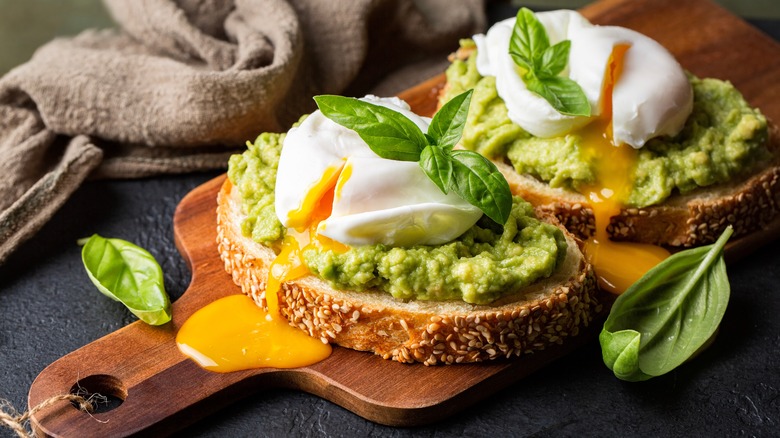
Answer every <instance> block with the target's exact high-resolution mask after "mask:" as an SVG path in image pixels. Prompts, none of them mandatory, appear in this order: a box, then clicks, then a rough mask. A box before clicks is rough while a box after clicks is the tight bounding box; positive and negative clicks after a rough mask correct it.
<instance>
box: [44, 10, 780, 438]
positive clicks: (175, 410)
mask: <svg viewBox="0 0 780 438" xmlns="http://www.w3.org/2000/svg"><path fill="white" fill-rule="evenodd" d="M583 13H584V14H585V15H586V16H588V17H589V18H590V19H591V20H592V21H594V22H595V23H599V24H619V25H622V26H626V27H629V28H633V29H635V30H638V31H640V32H642V33H645V34H647V35H649V36H651V37H653V38H655V39H657V40H658V41H659V42H661V43H662V44H663V45H665V46H666V47H667V48H669V49H670V50H671V51H672V52H673V53H674V54H675V56H677V58H678V59H679V60H680V62H681V63H682V64H683V66H684V67H685V68H687V69H689V70H690V71H692V72H693V73H694V74H697V75H700V76H711V77H719V78H725V79H728V80H730V81H732V82H733V83H734V84H735V85H736V86H737V88H739V89H740V90H742V91H743V93H744V94H745V96H746V97H747V99H748V100H749V101H750V102H751V103H752V104H754V105H756V106H758V107H759V108H761V110H762V111H763V112H764V113H765V114H767V115H768V116H769V117H770V118H773V119H774V120H780V100H779V98H780V86H778V83H780V65H779V64H780V46H779V45H778V44H777V43H776V42H774V41H773V40H771V39H770V38H769V37H767V36H765V35H763V34H761V33H760V32H758V31H757V30H755V29H754V28H752V27H750V26H749V25H747V24H745V23H744V22H742V21H741V20H739V19H738V18H736V17H734V16H732V15H730V14H729V13H728V12H726V11H725V10H723V9H721V8H720V7H718V6H715V5H713V4H712V3H710V2H709V1H707V0H690V1H686V0H604V1H602V2H599V3H596V4H593V5H591V6H589V7H587V8H586V9H584V10H583ZM454 45H455V43H453V46H454ZM454 48H455V47H453V49H454ZM443 82H444V78H443V75H442V76H438V77H435V78H432V79H431V80H429V81H426V82H425V83H423V84H420V85H419V86H417V87H415V88H413V89H411V90H409V91H407V92H405V93H403V94H402V97H403V98H405V99H406V100H407V101H408V102H409V103H410V105H411V106H412V107H413V109H414V110H415V111H417V112H419V113H421V114H431V113H432V112H433V110H434V109H435V106H436V99H435V97H436V95H437V94H438V89H439V87H441V86H442V84H443ZM222 178H223V177H220V178H217V179H215V180H212V181H210V182H208V183H206V184H204V185H203V186H201V187H198V188H196V189H195V190H194V191H193V192H191V193H190V194H189V195H188V196H187V197H185V198H184V199H183V200H182V202H181V204H180V205H179V207H178V209H177V211H176V215H175V217H174V232H175V237H176V242H177V246H178V248H179V250H180V251H181V253H182V255H183V257H184V258H185V259H186V260H187V261H188V263H189V265H190V267H191V270H192V273H193V274H192V283H191V285H190V287H189V288H188V290H187V291H186V292H185V293H184V295H183V296H182V297H181V298H180V299H178V300H177V301H176V302H175V303H174V304H173V320H172V321H171V322H170V323H168V324H166V325H164V326H162V327H150V326H148V325H145V324H143V323H140V322H136V323H134V324H131V325H129V326H127V327H124V328H122V329H121V330H118V331H116V332H114V333H112V334H110V335H108V336H106V337H104V338H101V339H99V340H97V341H95V342H93V343H91V344H89V345H87V346H85V347H83V348H81V349H79V350H77V351H75V352H73V353H71V354H68V355H66V356H64V357H63V358H61V359H59V360H57V361H56V362H54V363H53V364H51V365H50V366H49V367H47V368H46V369H45V370H43V372H41V374H40V375H39V376H38V378H37V379H36V380H35V382H34V383H33V385H32V387H31V388H30V393H29V404H30V406H35V405H37V404H38V403H40V402H41V401H43V400H45V399H47V398H49V397H51V396H54V395H58V394H63V393H68V392H70V391H71V389H72V388H73V387H74V385H75V384H76V382H77V381H89V380H90V378H91V377H92V376H111V377H112V378H110V379H105V378H104V379H102V380H101V379H94V380H97V381H99V382H102V383H101V384H102V385H104V386H106V387H105V388H103V390H104V391H107V392H112V393H114V394H115V395H117V396H119V397H120V398H124V402H123V403H122V404H121V405H120V406H119V407H118V408H116V409H114V410H111V411H109V412H105V413H98V414H93V415H92V416H90V415H87V414H84V413H81V412H79V411H78V410H77V409H75V408H74V407H72V406H71V405H69V404H67V403H63V404H61V405H56V406H53V407H50V408H47V409H44V410H42V411H40V412H39V413H37V414H36V415H35V416H34V417H33V425H34V426H35V428H36V431H37V432H38V433H39V434H40V435H48V436H128V435H161V434H166V433H171V432H173V431H175V430H178V429H181V428H183V427H185V426H187V425H188V424H191V423H192V422H194V421H197V420H198V419H199V418H202V417H203V416H205V415H209V414H211V413H213V412H215V411H217V410H219V409H221V408H224V407H226V406H228V405H230V404H231V403H235V402H237V401H238V400H240V399H241V398H242V397H245V396H248V395H251V394H255V393H256V392H257V391H262V389H264V388H271V387H289V388H297V389H300V390H302V391H307V392H310V393H313V394H316V395H318V396H321V397H323V398H325V399H328V400H330V401H332V402H334V403H337V404H339V405H341V406H343V407H345V408H347V409H349V410H351V411H353V412H355V413H357V414H358V415H361V416H363V417H365V418H367V419H369V420H372V421H376V422H379V423H383V424H388V425H416V424H425V423H430V422H433V421H436V420H439V419H442V418H445V417H447V416H450V415H452V414H454V413H455V412H457V411H459V410H462V409H464V408H466V407H467V406H469V405H471V404H473V403H476V402H477V401H479V400H481V399H484V398H486V397H489V396H490V395H492V394H494V393H495V392H496V391H498V390H500V389H502V388H505V387H507V386H509V385H511V384H512V383H514V382H517V381H518V380H520V379H521V378H523V377H524V376H526V375H528V374H529V373H531V372H533V371H534V370H536V369H538V368H539V367H541V366H544V365H545V364H546V363H548V362H549V361H551V360H554V359H556V358H558V357H560V356H563V355H565V353H566V352H567V351H570V350H571V349H573V348H576V347H577V346H578V345H581V344H583V343H586V342H592V341H593V340H594V337H595V334H596V333H597V332H598V327H597V325H594V327H592V329H591V330H590V332H586V333H584V334H582V335H580V336H578V337H575V338H571V339H570V340H568V341H567V343H566V344H565V345H563V346H556V347H555V348H550V349H548V350H545V351H544V352H542V353H537V354H533V355H529V356H525V357H523V358H521V359H519V360H513V361H501V362H495V363H486V364H476V365H457V366H439V367H425V366H422V365H403V364H399V363H396V362H391V361H385V360H382V359H381V358H379V357H376V356H373V355H371V354H368V353H360V352H355V351H351V350H346V349H342V348H335V349H334V352H333V355H332V356H331V357H329V358H328V359H326V360H325V361H323V362H320V363H318V364H315V365H313V366H309V367H304V368H299V369H294V370H276V369H260V370H252V371H241V372H235V373H229V374H217V373H211V372H208V371H204V370H202V369H201V368H200V367H198V366H197V365H196V364H195V363H193V362H191V361H190V360H189V359H187V358H185V357H184V356H183V355H181V354H180V353H179V351H178V349H177V348H176V345H175V342H174V340H175V335H176V332H177V331H178V328H179V327H180V326H181V325H182V324H183V323H184V321H185V320H186V319H187V318H188V317H189V316H190V315H191V314H192V313H193V312H195V311H196V310H197V309H199V308H201V307H203V306H205V305H206V304H208V303H210V302H212V301H213V300H215V299H218V298H220V297H223V296H226V295H229V294H235V293H239V289H238V287H236V286H235V285H233V283H232V281H231V279H230V277H229V276H228V275H227V274H226V273H225V271H224V269H223V265H222V262H221V261H220V260H219V257H218V254H217V250H216V243H215V238H216V230H215V217H216V215H215V208H216V193H217V190H218V188H219V186H220V185H221V182H222ZM779 229H780V227H778V226H777V224H774V225H773V226H772V228H770V229H768V230H767V231H766V232H765V233H762V234H760V235H754V236H749V237H748V238H745V239H740V240H739V241H736V242H734V243H732V244H731V245H730V247H729V249H728V251H729V253H728V255H729V256H741V255H744V254H746V253H747V252H749V251H751V250H753V249H754V248H756V247H757V245H759V244H763V243H766V242H768V241H771V240H772V239H774V238H775V237H777V235H778V233H779V232H780V231H778V230H779ZM379 377H381V378H379ZM106 382H108V383H106ZM98 386H100V385H98ZM89 389H92V390H100V389H101V388H89Z"/></svg>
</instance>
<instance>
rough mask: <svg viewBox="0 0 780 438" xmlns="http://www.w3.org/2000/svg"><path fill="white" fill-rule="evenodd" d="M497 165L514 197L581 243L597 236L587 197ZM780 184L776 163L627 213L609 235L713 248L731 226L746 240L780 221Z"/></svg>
mask: <svg viewBox="0 0 780 438" xmlns="http://www.w3.org/2000/svg"><path fill="white" fill-rule="evenodd" d="M772 131H773V132H772V134H771V135H773V140H774V143H773V149H777V146H776V143H777V141H776V139H777V138H778V137H776V136H774V134H776V130H772ZM773 152H774V151H773ZM778 152H780V151H778ZM776 156H780V155H776ZM496 165H497V166H498V167H499V169H500V170H501V173H503V174H504V176H506V178H507V181H509V186H510V188H511V190H512V193H514V194H516V195H518V196H521V197H523V198H524V199H525V200H526V201H528V202H530V203H531V204H533V205H535V206H536V208H537V210H541V211H544V212H546V213H549V214H553V215H554V216H556V217H557V218H558V220H560V221H561V223H562V224H563V225H564V226H565V227H566V228H567V229H568V230H569V231H571V232H572V233H574V234H575V235H576V236H578V237H579V238H581V239H586V238H587V237H589V236H591V235H592V234H593V233H594V231H595V225H594V218H593V210H592V209H591V207H590V203H589V201H588V199H587V198H586V197H585V196H583V195H581V194H579V193H575V192H571V191H568V190H564V189H558V188H552V187H550V186H549V185H547V184H545V183H543V182H541V181H539V180H537V179H535V178H533V177H531V176H527V175H520V174H518V173H517V172H515V170H514V168H513V167H512V166H511V165H509V164H507V163H505V162H496ZM779 179H780V163H778V162H777V159H775V160H774V161H773V162H771V163H766V165H765V166H763V167H762V168H761V169H759V170H758V171H757V172H755V173H754V174H752V175H750V176H748V177H746V178H743V179H740V180H737V181H734V182H731V183H729V184H719V185H716V186H710V187H703V188H700V189H697V190H694V191H692V192H689V193H686V194H685V195H679V194H677V195H673V196H671V197H670V198H669V199H667V200H666V201H665V202H664V203H662V204H659V205H653V206H649V207H643V208H624V209H622V210H621V211H620V214H619V215H616V216H613V217H612V218H611V219H610V223H609V225H608V227H607V232H608V233H609V235H610V237H611V238H612V239H613V240H620V241H632V242H642V243H652V244H656V245H666V246H677V247H690V246H697V245H704V244H708V243H712V242H714V241H715V240H716V239H717V238H718V236H720V235H721V233H722V232H723V230H725V229H726V227H727V226H728V225H732V226H733V227H734V234H735V237H739V236H744V235H746V234H749V233H752V232H756V231H760V230H763V229H765V228H767V227H768V226H769V224H770V223H771V222H773V221H775V220H777V218H778V206H780V184H779Z"/></svg>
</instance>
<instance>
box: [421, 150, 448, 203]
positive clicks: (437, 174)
mask: <svg viewBox="0 0 780 438" xmlns="http://www.w3.org/2000/svg"><path fill="white" fill-rule="evenodd" d="M420 167H422V170H423V172H425V174H426V175H428V178H430V179H431V181H433V183H434V184H436V186H437V187H439V189H441V191H442V192H443V193H444V194H445V195H446V194H447V193H449V190H450V184H451V183H452V157H450V155H449V151H447V150H445V149H442V148H440V147H438V146H433V145H430V146H428V147H426V148H425V149H423V151H422V153H421V154H420Z"/></svg>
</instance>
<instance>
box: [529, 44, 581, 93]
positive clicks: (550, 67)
mask: <svg viewBox="0 0 780 438" xmlns="http://www.w3.org/2000/svg"><path fill="white" fill-rule="evenodd" d="M570 50H571V41H569V40H566V41H561V42H560V43H558V44H556V45H554V46H550V47H548V48H547V49H546V50H545V51H544V53H542V60H541V62H540V63H539V64H540V65H539V73H538V75H539V76H558V75H559V74H560V73H561V72H562V71H563V70H564V69H565V68H566V64H568V63H569V51H570ZM578 87H579V86H578Z"/></svg>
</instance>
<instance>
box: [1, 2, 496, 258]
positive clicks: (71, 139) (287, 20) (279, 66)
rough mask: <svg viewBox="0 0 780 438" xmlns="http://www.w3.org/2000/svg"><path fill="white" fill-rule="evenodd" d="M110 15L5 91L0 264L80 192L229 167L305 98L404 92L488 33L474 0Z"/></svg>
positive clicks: (289, 118) (113, 7) (128, 7)
mask: <svg viewBox="0 0 780 438" xmlns="http://www.w3.org/2000/svg"><path fill="white" fill-rule="evenodd" d="M104 3H105V6H106V7H107V8H108V10H109V12H110V13H111V15H112V16H113V18H114V20H115V21H116V22H117V24H118V25H119V27H120V28H119V29H118V30H117V29H112V30H90V31H86V32H84V33H82V34H80V35H78V36H76V37H74V38H67V39H66V38H63V39H57V40H54V41H52V42H50V43H49V44H47V45H45V46H43V47H41V48H40V49H38V51H37V52H36V53H35V55H34V56H33V58H32V59H31V60H30V61H29V62H28V63H26V64H24V65H21V66H19V67H17V68H16V69H14V70H12V71H11V72H9V73H8V74H7V75H6V76H4V77H3V78H2V79H0V264H1V263H3V262H4V261H5V260H6V259H7V258H8V256H9V255H10V254H11V252H12V251H13V250H14V249H15V248H16V247H18V246H19V245H20V244H21V243H22V242H23V241H24V240H26V239H28V238H29V237H31V236H32V235H33V234H34V233H35V232H36V231H37V230H38V229H39V228H40V227H41V226H43V224H44V223H45V222H46V221H47V220H48V219H49V218H50V217H51V216H52V215H53V214H54V212H55V211H56V210H57V209H58V208H59V207H60V206H61V205H62V204H63V203H64V202H65V201H66V200H67V199H68V197H69V196H70V195H71V194H72V193H73V191H74V190H76V189H77V188H78V186H79V185H80V184H81V183H82V181H84V180H85V179H86V178H87V177H101V178H133V177H142V176H150V175H156V174H163V173H180V172H189V171H196V170H205V169H218V168H224V167H225V166H226V162H227V157H228V156H229V154H230V153H233V152H235V151H236V150H237V148H239V147H241V145H243V144H244V143H245V142H246V141H247V140H253V139H254V138H255V137H256V136H257V134H259V133H261V132H264V131H280V130H286V129H287V128H288V127H289V126H290V124H291V123H292V122H294V121H295V120H297V119H298V117H299V116H300V115H301V114H303V113H306V112H310V111H312V110H313V109H314V108H315V106H314V102H313V100H312V99H311V96H313V95H316V94H325V93H330V94H346V95H358V94H360V95H362V94H365V92H367V91H373V92H375V93H376V94H392V93H395V92H398V91H400V89H403V88H405V87H407V86H410V85H412V84H413V83H414V82H416V81H420V80H422V79H425V78H426V77H427V76H431V75H433V74H435V73H436V72H437V71H441V70H442V69H443V62H446V61H445V59H446V54H447V53H448V52H449V51H454V50H455V49H456V48H457V42H458V39H459V38H461V37H467V36H470V35H472V34H474V33H477V32H480V31H482V30H483V28H484V25H485V14H484V4H483V0H286V1H285V0H234V1H228V0H223V1H220V0H132V1H131V0H104ZM388 72H393V73H394V76H392V75H391V76H390V77H387V76H386V74H387V73H388Z"/></svg>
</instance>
